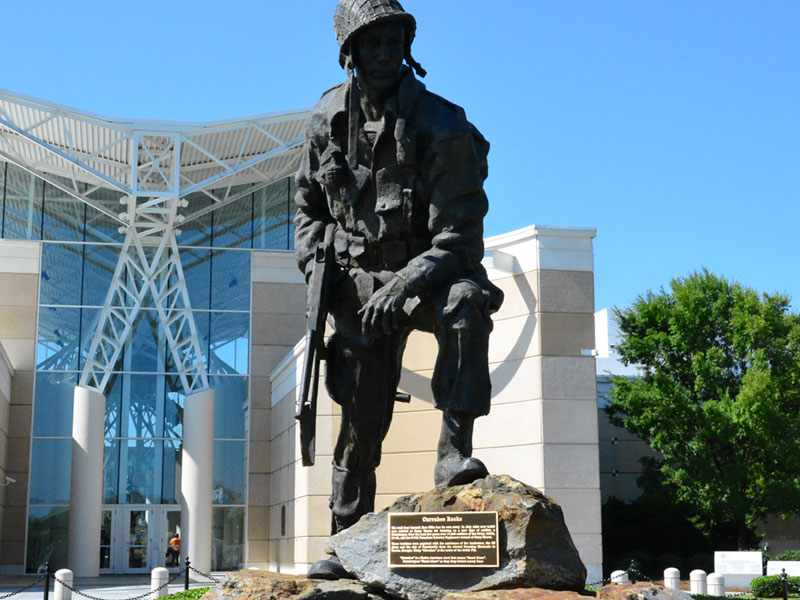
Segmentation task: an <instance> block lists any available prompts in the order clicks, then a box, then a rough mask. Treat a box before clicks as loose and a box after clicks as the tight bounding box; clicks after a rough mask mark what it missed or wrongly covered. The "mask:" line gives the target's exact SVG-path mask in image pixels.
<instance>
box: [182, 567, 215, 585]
mask: <svg viewBox="0 0 800 600" xmlns="http://www.w3.org/2000/svg"><path fill="white" fill-rule="evenodd" d="M189 570H190V571H194V572H195V573H197V574H198V575H200V576H201V577H205V578H206V579H208V580H209V581H213V582H214V583H219V582H220V580H219V579H217V578H216V577H212V576H211V575H209V574H208V573H203V572H202V571H198V570H197V569H195V568H194V567H192V566H191V565H190V566H189Z"/></svg>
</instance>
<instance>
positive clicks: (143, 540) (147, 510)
mask: <svg viewBox="0 0 800 600" xmlns="http://www.w3.org/2000/svg"><path fill="white" fill-rule="evenodd" d="M153 508H154V507H152V506H126V507H125V536H124V537H125V545H126V548H125V551H124V552H123V556H124V557H125V558H124V560H125V564H124V565H123V572H124V573H147V572H149V571H150V569H151V568H152V567H151V566H150V564H151V562H152V560H153V556H152V555H153V533H154V532H153V523H154V519H153V512H154V511H153Z"/></svg>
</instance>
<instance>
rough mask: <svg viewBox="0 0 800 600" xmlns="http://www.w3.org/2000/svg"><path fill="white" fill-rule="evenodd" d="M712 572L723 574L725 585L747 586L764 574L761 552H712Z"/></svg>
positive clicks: (733, 586)
mask: <svg viewBox="0 0 800 600" xmlns="http://www.w3.org/2000/svg"><path fill="white" fill-rule="evenodd" d="M714 572H715V573H719V574H720V575H724V576H725V586H726V587H729V588H749V587H750V582H751V581H752V580H753V579H754V578H755V577H760V576H761V575H763V574H764V563H763V558H762V555H761V552H759V551H754V552H714Z"/></svg>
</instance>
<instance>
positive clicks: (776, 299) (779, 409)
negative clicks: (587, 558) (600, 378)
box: [606, 271, 800, 549]
mask: <svg viewBox="0 0 800 600" xmlns="http://www.w3.org/2000/svg"><path fill="white" fill-rule="evenodd" d="M615 316H616V318H617V321H618V323H619V326H620V330H621V333H622V336H621V337H622V340H621V342H620V343H619V344H618V345H617V347H616V350H617V352H618V353H619V355H620V357H621V360H622V362H623V363H625V364H626V365H638V366H639V367H640V369H641V377H638V378H635V379H628V378H624V377H615V378H614V380H613V383H614V386H613V388H612V390H611V394H610V401H611V402H610V406H609V407H608V408H607V409H606V410H607V412H608V414H609V415H610V416H611V418H612V421H613V422H615V423H617V424H620V425H622V426H624V427H625V428H626V429H628V430H629V431H631V432H633V433H635V434H637V435H638V436H639V437H640V438H642V439H643V440H644V441H646V442H647V443H648V444H650V446H651V447H652V448H653V449H654V450H656V451H657V452H659V453H660V454H661V457H662V459H661V460H659V461H657V462H656V463H654V464H652V465H651V468H652V469H658V474H659V476H660V478H661V480H662V481H663V482H664V484H665V485H667V486H670V487H671V488H672V489H673V490H674V491H675V494H676V496H677V498H678V499H679V500H680V501H682V502H688V503H691V505H692V506H693V507H694V511H695V513H696V519H695V520H696V524H697V525H698V526H699V527H700V528H701V529H703V530H704V531H705V532H708V533H712V532H713V531H714V530H715V529H718V528H720V527H725V526H734V527H735V530H736V532H737V541H738V545H739V548H740V549H743V548H745V547H746V546H747V541H748V537H749V536H750V535H751V533H752V529H753V526H754V523H755V521H756V520H757V519H759V518H761V517H763V516H765V515H767V514H774V513H780V514H783V515H784V516H786V517H788V516H790V515H791V514H798V513H800V315H797V314H795V313H792V312H791V311H790V310H789V298H788V297H787V296H784V295H780V294H774V295H769V294H763V295H761V296H759V294H758V293H756V292H755V291H754V290H752V289H749V288H745V287H743V286H741V285H740V284H738V283H734V282H729V281H727V280H726V279H725V278H722V277H717V276H715V275H713V274H711V273H709V272H708V271H703V272H700V273H694V274H692V275H691V276H689V277H686V278H677V279H674V280H673V281H672V282H671V283H670V289H669V291H666V290H664V289H663V288H662V289H661V291H660V292H659V293H653V292H648V293H647V294H646V295H644V296H640V297H639V298H638V299H637V300H636V302H635V303H634V305H633V307H632V308H630V309H627V310H615Z"/></svg>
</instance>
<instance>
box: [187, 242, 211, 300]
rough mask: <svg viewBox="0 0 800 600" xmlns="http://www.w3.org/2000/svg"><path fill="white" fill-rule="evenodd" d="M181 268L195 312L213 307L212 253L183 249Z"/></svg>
mask: <svg viewBox="0 0 800 600" xmlns="http://www.w3.org/2000/svg"><path fill="white" fill-rule="evenodd" d="M180 255H181V266H182V267H183V276H184V279H185V281H186V289H187V290H188V291H189V302H190V303H191V305H192V309H193V310H202V309H205V310H208V309H209V308H210V307H211V251H210V250H199V249H195V248H181V249H180Z"/></svg>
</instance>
